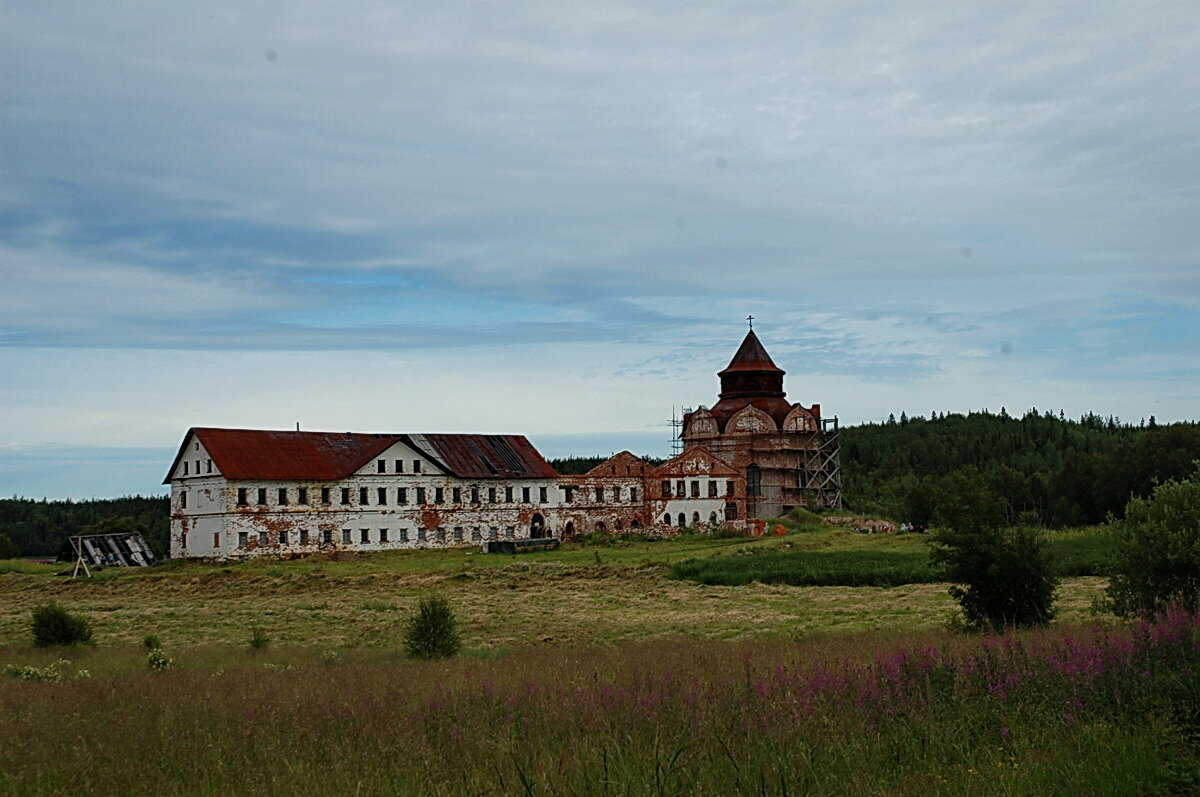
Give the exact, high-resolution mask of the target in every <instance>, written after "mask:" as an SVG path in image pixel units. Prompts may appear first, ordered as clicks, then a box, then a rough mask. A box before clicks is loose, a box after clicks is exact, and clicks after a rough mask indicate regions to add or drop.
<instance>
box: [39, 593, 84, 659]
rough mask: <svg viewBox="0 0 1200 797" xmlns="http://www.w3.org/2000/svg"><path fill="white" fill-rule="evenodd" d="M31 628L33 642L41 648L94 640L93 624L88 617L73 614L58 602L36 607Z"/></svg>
mask: <svg viewBox="0 0 1200 797" xmlns="http://www.w3.org/2000/svg"><path fill="white" fill-rule="evenodd" d="M31 629H32V631H33V643H34V644H35V645H37V646H38V647H41V648H46V647H51V646H53V645H78V644H82V643H85V642H91V641H92V626H91V623H89V622H88V621H87V618H84V617H80V616H79V615H76V614H71V613H70V612H68V611H67V610H66V609H64V608H63V607H61V606H59V605H58V604H57V603H48V604H46V605H45V606H39V607H37V608H36V609H34V610H33V621H32V623H31Z"/></svg>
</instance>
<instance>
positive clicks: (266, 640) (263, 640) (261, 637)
mask: <svg viewBox="0 0 1200 797" xmlns="http://www.w3.org/2000/svg"><path fill="white" fill-rule="evenodd" d="M269 644H271V637H269V636H267V632H266V631H264V630H262V628H260V627H259V626H255V627H254V628H253V629H252V630H251V631H250V647H252V648H254V649H255V650H262V649H263V648H265V647H266V646H267V645H269Z"/></svg>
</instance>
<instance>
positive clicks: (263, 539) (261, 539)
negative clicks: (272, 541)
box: [258, 531, 267, 545]
mask: <svg viewBox="0 0 1200 797" xmlns="http://www.w3.org/2000/svg"><path fill="white" fill-rule="evenodd" d="M258 544H259V545H266V544H267V533H266V532H265V531H260V532H259V533H258Z"/></svg>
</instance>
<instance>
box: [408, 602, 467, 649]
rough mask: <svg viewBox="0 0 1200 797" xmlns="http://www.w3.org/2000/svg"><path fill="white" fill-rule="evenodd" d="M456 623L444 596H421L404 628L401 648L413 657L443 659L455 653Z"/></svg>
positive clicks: (456, 642)
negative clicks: (402, 646) (414, 611)
mask: <svg viewBox="0 0 1200 797" xmlns="http://www.w3.org/2000/svg"><path fill="white" fill-rule="evenodd" d="M459 647H460V642H459V639H458V628H457V623H456V621H455V619H454V612H453V611H452V610H451V609H450V604H448V603H446V599H445V598H442V597H440V596H438V595H434V596H431V597H428V598H422V599H421V602H420V603H419V604H418V605H417V611H416V613H415V614H413V615H412V616H411V617H410V618H409V619H408V624H407V626H406V628H405V630H404V650H405V651H406V652H407V653H408V655H409V656H412V657H413V658H416V659H445V658H450V657H452V656H454V655H456V654H457V653H458V649H459Z"/></svg>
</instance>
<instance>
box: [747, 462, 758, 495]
mask: <svg viewBox="0 0 1200 797" xmlns="http://www.w3.org/2000/svg"><path fill="white" fill-rule="evenodd" d="M746 495H748V496H758V495H762V471H761V470H759V469H758V466H757V465H748V466H746Z"/></svg>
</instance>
